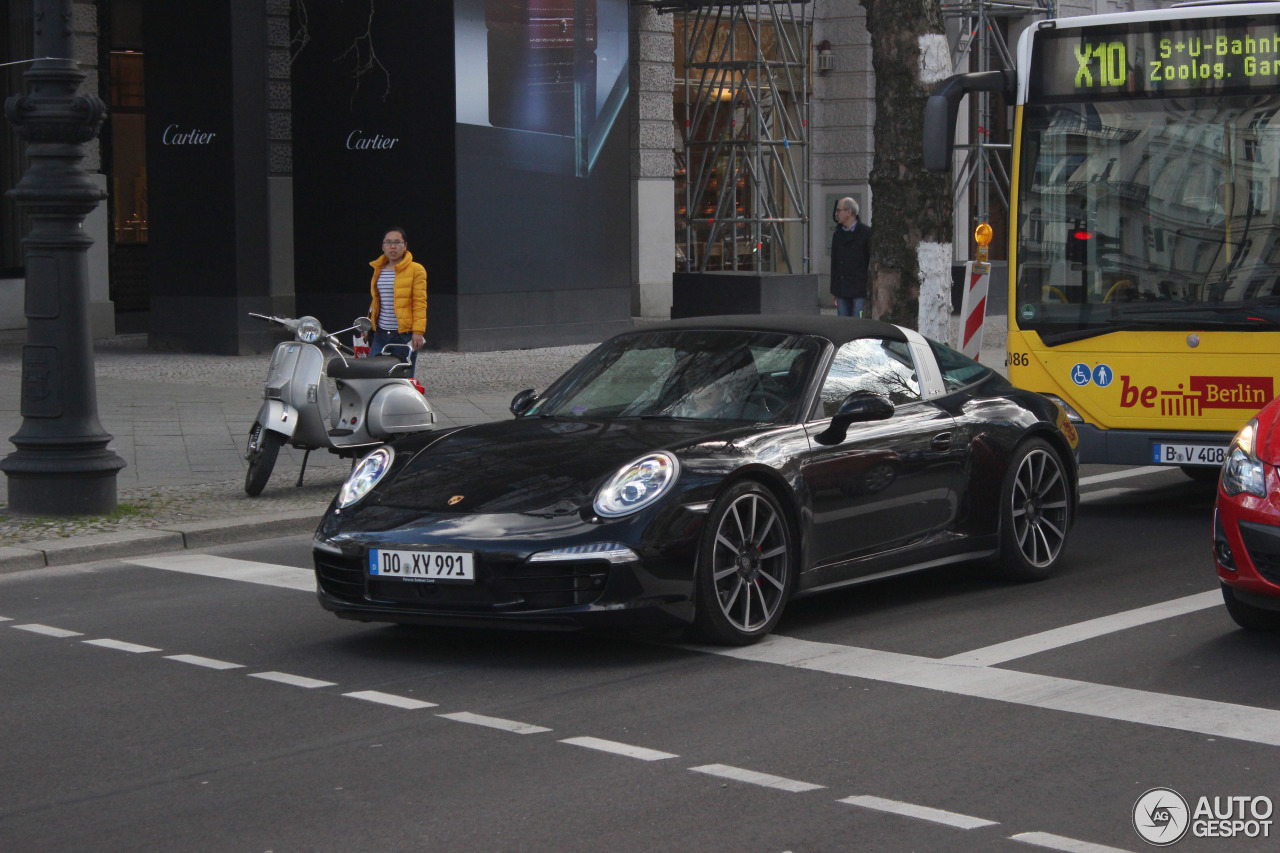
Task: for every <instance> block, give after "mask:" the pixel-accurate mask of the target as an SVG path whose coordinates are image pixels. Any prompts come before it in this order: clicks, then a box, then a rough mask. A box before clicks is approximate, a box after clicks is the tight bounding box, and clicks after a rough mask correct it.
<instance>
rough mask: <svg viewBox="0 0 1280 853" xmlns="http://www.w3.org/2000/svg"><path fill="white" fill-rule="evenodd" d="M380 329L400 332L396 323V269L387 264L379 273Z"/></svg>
mask: <svg viewBox="0 0 1280 853" xmlns="http://www.w3.org/2000/svg"><path fill="white" fill-rule="evenodd" d="M378 328H379V329H383V330H386V331H391V332H398V331H400V324H399V323H398V322H397V321H396V268H395V267H393V266H392V265H391V264H387V265H386V266H384V267H383V268H382V272H380V273H378Z"/></svg>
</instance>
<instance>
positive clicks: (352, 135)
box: [0, 0, 1154, 353]
mask: <svg viewBox="0 0 1280 853" xmlns="http://www.w3.org/2000/svg"><path fill="white" fill-rule="evenodd" d="M974 2H975V3H977V2H982V0H974ZM666 5H667V6H670V5H673V4H666ZM694 5H697V4H694ZM784 5H795V6H800V5H805V6H810V8H809V9H808V10H807V11H806V12H805V14H806V15H807V16H808V17H807V18H806V19H805V22H804V29H805V31H804V33H803V40H804V42H805V44H804V50H805V53H806V59H812V60H813V61H812V64H810V65H809V66H808V67H807V68H806V69H805V75H804V78H803V80H801V81H800V82H798V83H797V82H793V83H792V84H791V85H790V87H789V89H788V92H787V97H789V98H791V99H792V100H793V101H794V102H795V103H799V102H803V104H804V109H805V110H807V114H806V117H805V127H806V132H807V138H804V139H795V138H794V137H793V139H794V141H795V142H796V143H797V145H796V146H794V148H795V149H797V151H792V152H790V153H789V154H788V156H790V157H793V158H802V159H803V166H804V169H803V175H802V178H801V179H800V181H799V183H800V186H799V187H798V188H796V189H795V191H794V192H795V193H797V194H798V195H795V196H793V197H792V199H791V200H790V201H789V202H786V203H784V204H783V205H781V206H780V207H779V210H781V211H782V213H775V214H774V215H775V216H779V217H782V216H790V217H792V218H795V219H801V218H803V219H804V220H805V222H804V227H794V228H789V229H787V230H786V232H785V235H784V236H782V237H780V238H779V240H780V241H783V242H785V243H786V245H785V246H783V247H779V246H774V247H769V246H766V244H765V242H764V241H755V240H753V241H750V242H749V243H748V246H747V249H746V250H744V249H742V248H741V246H742V242H743V241H742V240H741V239H740V235H737V234H729V236H728V238H727V239H726V240H725V241H724V246H725V248H724V251H723V252H721V253H720V254H719V256H718V260H717V261H716V262H717V263H718V264H719V266H718V267H715V268H717V269H730V268H732V269H739V268H748V269H756V270H769V271H788V272H807V273H817V274H818V276H819V281H822V276H824V275H825V273H826V271H827V268H828V260H827V255H828V243H829V239H830V227H831V226H830V223H829V222H828V216H829V215H830V210H831V209H832V208H833V207H834V204H835V201H836V200H838V199H839V198H841V197H844V196H852V197H854V198H855V199H857V200H858V201H859V203H860V205H861V207H862V212H863V219H864V221H868V222H872V221H873V220H874V200H873V199H872V198H871V197H870V192H869V188H868V184H867V177H868V175H869V173H870V171H871V166H872V161H873V157H874V134H873V128H874V123H875V110H874V100H873V95H874V86H875V80H874V75H873V73H872V69H871V57H870V37H869V35H868V33H867V30H866V25H865V13H864V11H863V9H862V7H861V5H860V4H859V3H858V2H856V0H816V2H814V3H812V4H811V5H810V4H784ZM1004 5H1008V4H1004ZM1029 5H1031V4H1029ZM1058 5H1059V6H1060V7H1061V8H1060V9H1059V10H1058V11H1059V13H1060V14H1069V13H1070V14H1079V13H1083V12H1090V11H1110V10H1115V9H1121V8H1133V7H1134V6H1135V5H1138V6H1150V5H1154V4H1152V3H1143V2H1141V0H1128V1H1127V2H1126V0H1098V2H1096V3H1060V4H1058ZM31 6H32V4H31V0H0V8H2V9H3V14H4V16H5V21H6V23H7V26H6V28H5V36H4V40H3V43H2V44H0V63H19V64H10V65H5V66H3V67H0V73H2V75H3V76H0V82H2V83H3V95H4V96H6V97H7V96H8V95H11V94H13V93H15V92H21V91H24V90H25V87H24V83H23V80H22V76H21V75H22V70H23V68H24V66H23V65H22V64H20V63H22V62H23V60H27V59H29V58H30V57H31V32H32V8H31ZM553 7H554V8H553ZM1086 7H1087V8H1086ZM1099 7H1102V8H1099ZM73 9H74V22H73V26H74V29H75V33H76V48H75V50H76V57H75V58H76V59H77V60H78V61H79V62H80V64H81V67H82V69H84V70H85V71H86V72H87V73H88V76H87V78H86V81H85V84H84V86H85V89H86V90H87V91H91V92H94V93H96V94H98V95H99V97H101V98H102V99H103V101H104V102H105V103H106V104H107V107H108V119H107V121H106V123H105V124H104V126H103V128H102V132H101V134H100V135H99V138H98V139H97V140H95V141H93V142H92V143H90V144H89V145H87V146H86V149H87V155H88V156H87V158H86V161H85V166H86V169H87V170H88V171H89V172H90V173H92V175H93V176H94V178H95V180H97V181H98V182H99V183H100V185H101V186H102V188H103V189H104V190H105V192H106V195H107V199H106V201H105V202H104V203H103V204H102V205H101V206H100V208H99V209H98V211H97V212H95V213H94V214H93V215H91V216H90V217H89V218H88V219H87V220H86V222H85V228H86V230H87V231H89V233H90V234H91V235H92V236H93V237H94V246H93V249H92V250H91V251H90V254H89V282H90V288H89V289H90V315H91V320H92V325H93V330H94V334H95V336H98V337H104V336H108V335H111V334H113V333H118V332H125V333H129V332H146V333H147V334H148V335H149V337H150V340H151V343H152V345H153V346H155V347H158V348H176V349H185V350H192V351H208V352H224V353H248V352H260V351H263V350H265V349H266V348H267V347H268V346H269V345H270V335H269V334H268V332H267V329H266V328H265V324H261V323H260V322H259V321H255V320H252V319H251V318H249V317H248V313H249V312H250V311H258V312H261V313H278V314H288V315H293V314H294V313H295V312H297V313H306V314H315V315H316V316H319V317H321V319H322V320H323V321H324V322H325V323H326V324H338V323H343V324H345V323H346V322H347V321H349V320H350V318H351V317H352V316H354V315H355V314H359V313H363V311H364V310H365V309H366V308H367V307H368V287H369V283H368V282H369V279H368V277H367V276H368V271H369V270H368V266H367V263H368V261H370V260H372V259H373V257H375V256H376V254H377V242H378V239H380V237H381V233H382V230H383V229H385V228H387V227H391V226H392V225H399V226H404V227H406V228H407V230H408V231H409V232H410V247H411V250H416V255H417V257H418V259H419V260H421V261H422V262H423V263H424V265H425V266H426V267H427V268H428V274H429V277H430V286H429V290H430V314H431V319H430V325H429V330H428V345H429V346H433V347H439V348H445V349H462V350H468V349H471V350H485V349H506V348H516V347H524V346H539V345H550V344H564V343H575V342H590V341H595V340H599V339H601V338H602V337H603V336H605V335H607V334H609V333H611V332H612V331H615V330H617V329H619V328H622V327H624V326H626V325H628V324H629V323H630V319H631V317H633V316H641V317H650V318H658V317H664V316H668V315H669V313H670V309H671V304H672V295H671V287H672V285H671V281H672V273H673V272H674V271H676V270H677V269H685V268H687V267H688V266H689V264H690V263H691V262H690V259H689V257H688V255H687V253H686V252H684V250H683V245H682V242H683V241H682V238H681V236H680V234H681V228H682V223H683V220H684V218H685V216H686V215H688V213H689V209H690V206H689V201H688V200H689V199H690V198H692V197H693V196H691V195H689V194H687V193H686V192H685V191H684V189H685V188H684V187H683V186H682V185H681V180H682V177H684V178H685V179H686V180H687V174H686V173H685V172H683V171H682V170H683V169H685V168H686V163H687V160H686V158H685V154H686V153H687V151H686V145H685V141H686V139H687V138H688V134H689V133H690V131H688V130H687V129H686V128H687V127H688V119H687V113H686V112H685V111H684V110H683V106H684V101H685V99H687V95H684V94H682V93H683V92H687V91H688V88H687V86H686V80H687V78H688V77H689V76H690V75H691V74H692V73H693V71H692V70H691V68H690V67H688V66H689V63H688V62H687V61H686V59H687V58H688V57H689V56H693V55H694V54H696V47H697V46H696V45H695V46H694V47H695V51H694V54H690V53H688V50H687V49H688V45H687V44H686V38H685V36H684V35H683V33H682V29H681V27H682V21H683V15H682V14H681V13H679V12H674V13H673V12H671V11H660V10H659V9H657V8H654V5H653V4H651V3H641V2H629V0H564V1H563V2H547V0H543V2H537V3H533V2H511V0H448V1H447V2H443V3H435V2H431V3H428V2H423V0H379V2H377V3H376V4H375V3H373V2H370V0H365V2H357V3H344V4H333V3H331V2H317V0H187V2H184V3H181V4H173V3H168V2H163V0H75V2H74V3H73ZM556 9H560V11H559V12H556V11H555V10H556ZM555 15H560V18H558V19H556V28H555V31H554V32H552V31H551V30H549V29H547V27H548V26H550V24H549V23H548V22H547V21H546V20H540V17H541V18H547V17H553V18H554V17H555ZM1030 20H1031V18H1030V17H1028V18H1027V21H1026V22H1021V23H1020V22H1017V21H1014V22H1013V24H1012V26H1013V28H1014V29H1015V30H1016V28H1017V27H1019V26H1025V24H1026V23H1027V22H1029V21H1030ZM540 28H541V29H540ZM730 35H732V34H730ZM1012 35H1015V36H1016V34H1012ZM961 37H962V34H960V33H958V32H957V33H953V34H952V42H953V47H955V45H956V43H958V41H959V40H960V39H961ZM778 41H781V39H780V38H779V39H775V42H778ZM819 54H821V59H818V57H819ZM695 58H696V56H695ZM726 98H727V96H726ZM738 106H739V109H738V110H737V111H735V110H733V109H728V108H727V109H726V110H725V112H724V114H723V116H722V117H721V118H719V119H716V121H721V122H729V123H734V122H736V121H737V120H738V119H741V118H743V116H745V115H746V113H744V112H743V111H742V109H741V104H739V105H738ZM775 106H776V105H775ZM757 112H763V108H762V109H761V110H758V111H757ZM0 134H2V135H0V140H2V141H3V155H2V156H0V183H3V185H4V187H5V188H9V187H12V186H13V185H14V184H15V183H16V182H17V180H18V179H19V178H20V177H21V174H22V169H23V168H24V167H25V164H24V163H23V160H22V156H21V150H22V145H21V142H20V140H19V139H18V138H17V136H16V134H15V132H14V129H13V128H12V127H11V126H10V125H8V124H7V123H6V124H5V125H4V127H3V130H2V131H0ZM791 141H792V140H784V142H785V143H786V144H787V147H788V148H789V149H790V148H792V147H793V146H791V145H790V142H791ZM801 146H803V147H804V150H803V151H802V152H799V151H798V149H799V148H800V147H801ZM724 177H725V176H723V175H722V176H721V178H722V179H723V178H724ZM730 177H732V176H730ZM711 180H715V177H714V175H713V177H712V178H711ZM739 181H740V183H741V184H742V188H741V191H740V192H738V191H737V190H733V189H732V188H728V189H729V190H731V191H730V192H724V191H723V189H724V188H722V191H721V192H720V193H719V195H718V196H717V198H719V199H721V200H722V202H723V200H724V199H728V202H727V203H728V204H730V205H736V206H737V208H738V210H739V212H741V213H742V214H743V216H746V217H749V216H751V215H752V213H753V210H756V211H758V210H759V209H760V208H761V207H762V206H763V205H764V204H765V203H766V202H765V201H764V199H763V196H762V194H761V192H760V191H759V190H758V188H753V187H752V186H751V185H750V181H749V180H746V179H742V178H739ZM0 204H2V207H0V213H3V217H2V219H3V222H2V224H0V336H5V337H9V338H11V339H19V340H20V339H21V338H22V336H23V335H24V329H23V326H24V321H23V310H22V305H23V270H22V246H21V240H22V234H23V233H24V223H23V221H22V214H21V211H19V210H18V209H17V208H16V207H15V206H14V205H13V202H12V201H11V200H8V199H5V200H4V201H3V202H2V203H0ZM784 208H785V209H784ZM736 215H737V214H736V213H734V212H733V211H732V210H731V211H730V218H732V217H733V216H736ZM957 230H958V231H959V230H960V229H959V225H958V229H957ZM771 248H772V251H770V249H771ZM782 249H785V251H782ZM700 251H703V252H707V253H708V254H710V250H709V249H708V248H707V246H706V245H705V244H704V245H703V246H702V247H701V248H700ZM784 263H785V270H784V269H783V264H784ZM824 291H825V286H819V287H817V288H816V292H815V293H814V300H815V302H820V301H822V300H824ZM726 307H727V308H728V306H726Z"/></svg>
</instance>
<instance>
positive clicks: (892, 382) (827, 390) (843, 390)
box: [821, 338, 920, 418]
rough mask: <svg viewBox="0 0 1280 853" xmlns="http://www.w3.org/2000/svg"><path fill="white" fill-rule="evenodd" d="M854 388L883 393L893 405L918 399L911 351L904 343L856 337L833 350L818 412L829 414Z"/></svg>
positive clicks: (827, 415)
mask: <svg viewBox="0 0 1280 853" xmlns="http://www.w3.org/2000/svg"><path fill="white" fill-rule="evenodd" d="M854 391H870V392H871V393H873V394H879V395H880V396H882V397H887V398H888V399H889V402H891V403H893V404H894V405H895V406H901V405H903V404H904V403H915V402H919V400H920V383H919V382H918V381H917V380H916V375H915V367H914V365H913V363H912V361H911V352H910V350H909V349H908V348H907V345H906V344H905V343H901V342H899V341H886V340H882V339H880V338H859V339H858V340H856V341H849V342H848V343H847V344H845V345H843V346H842V347H840V349H839V350H837V351H836V357H835V359H834V360H832V362H831V369H830V370H829V371H828V372H827V378H826V380H825V381H824V382H823V383H822V394H821V399H822V415H823V417H827V418H829V417H831V416H833V415H834V414H835V413H836V409H838V408H840V404H841V403H842V402H844V398H845V397H847V396H849V395H850V394H852V393H853V392H854Z"/></svg>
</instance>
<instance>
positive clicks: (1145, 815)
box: [1133, 788, 1191, 847]
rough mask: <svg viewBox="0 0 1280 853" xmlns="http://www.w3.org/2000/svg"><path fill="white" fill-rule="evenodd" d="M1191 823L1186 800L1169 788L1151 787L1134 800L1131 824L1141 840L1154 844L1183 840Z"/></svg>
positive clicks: (1161, 844)
mask: <svg viewBox="0 0 1280 853" xmlns="http://www.w3.org/2000/svg"><path fill="white" fill-rule="evenodd" d="M1190 825H1191V814H1190V811H1189V810H1188V809H1187V801H1186V800H1184V799H1182V795H1181V794H1179V793H1178V792H1177V791H1175V790H1173V789H1172V788H1152V789H1151V790H1150V791H1147V792H1146V793H1145V794H1143V795H1142V796H1141V797H1138V801H1137V802H1136V803H1134V804H1133V828H1134V829H1136V830H1137V831H1138V835H1141V836H1142V840H1143V841H1145V842H1147V843H1148V844H1154V845H1155V846H1156V847H1168V846H1169V845H1170V844H1173V843H1174V842H1177V841H1180V840H1182V836H1184V835H1186V834H1187V827H1189V826H1190Z"/></svg>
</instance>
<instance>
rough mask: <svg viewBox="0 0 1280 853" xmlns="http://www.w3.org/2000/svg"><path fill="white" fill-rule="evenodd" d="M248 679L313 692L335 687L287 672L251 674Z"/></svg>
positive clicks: (331, 683)
mask: <svg viewBox="0 0 1280 853" xmlns="http://www.w3.org/2000/svg"><path fill="white" fill-rule="evenodd" d="M249 677H250V678H261V679H263V680H264V681H275V682H278V683H280V684H288V685H291V686H293V687H305V688H307V689H308V690H315V689H316V688H317V687H334V686H335V685H336V682H333V681H321V680H320V679H318V678H307V677H306V676H303V675H290V674H289V673H287V672H251V673H249Z"/></svg>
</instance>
